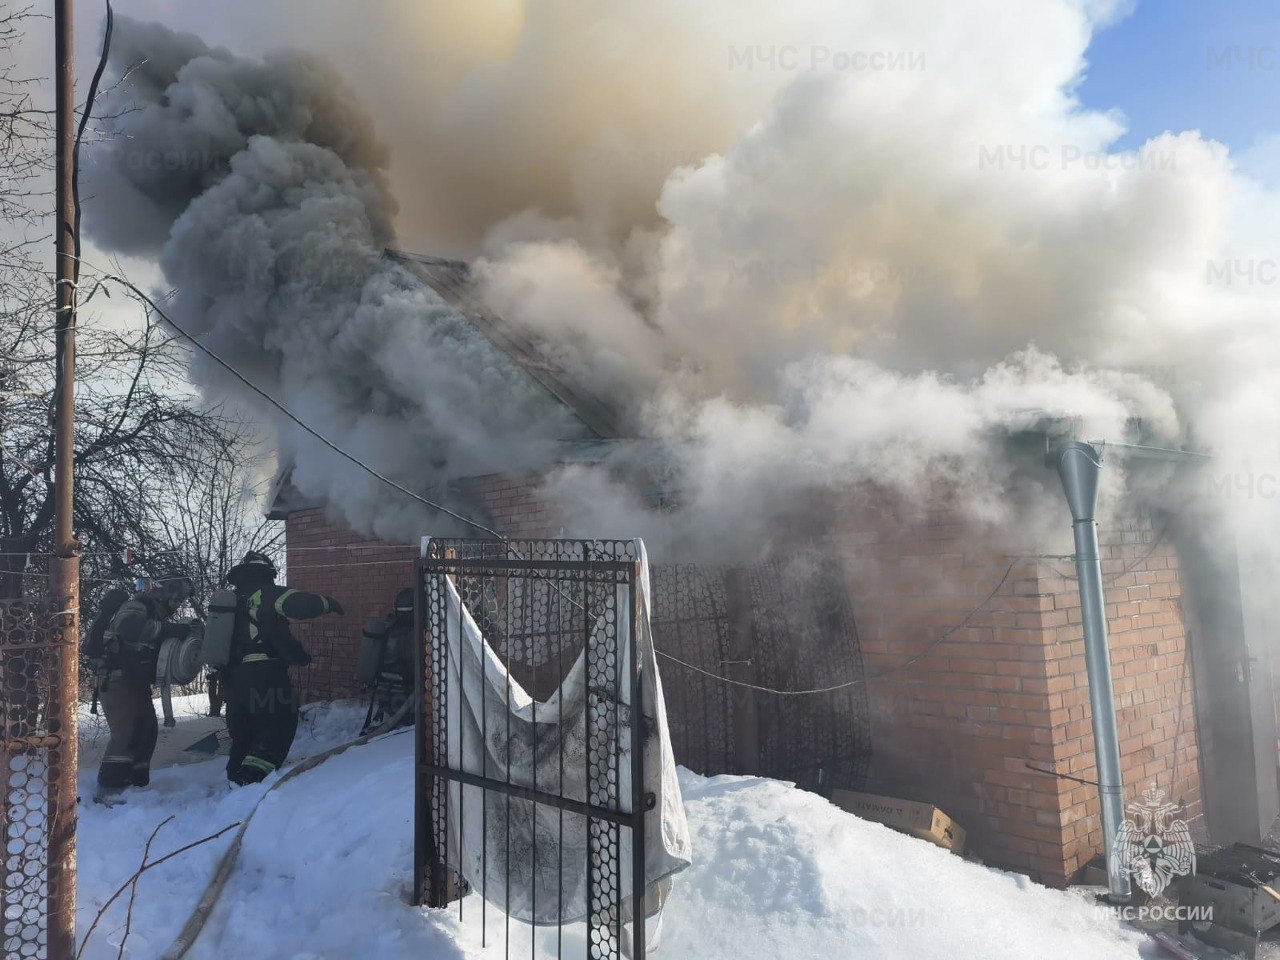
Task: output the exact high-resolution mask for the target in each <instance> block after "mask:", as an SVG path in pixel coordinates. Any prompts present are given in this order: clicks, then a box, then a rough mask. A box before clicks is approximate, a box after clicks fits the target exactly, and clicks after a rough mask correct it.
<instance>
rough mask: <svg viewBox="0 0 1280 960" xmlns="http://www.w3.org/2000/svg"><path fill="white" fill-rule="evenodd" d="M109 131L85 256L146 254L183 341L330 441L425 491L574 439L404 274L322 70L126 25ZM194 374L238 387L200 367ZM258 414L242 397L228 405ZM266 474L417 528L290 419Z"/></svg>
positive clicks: (378, 524)
mask: <svg viewBox="0 0 1280 960" xmlns="http://www.w3.org/2000/svg"><path fill="white" fill-rule="evenodd" d="M116 37H117V40H116V43H115V44H114V46H113V50H112V59H113V63H114V65H115V67H116V69H117V70H118V71H123V70H124V69H126V68H127V67H128V66H130V65H134V64H141V65H140V66H139V67H137V69H136V70H135V71H134V73H133V74H132V75H131V82H130V84H129V89H128V96H129V98H130V101H129V102H130V106H129V108H128V109H127V110H125V111H124V112H123V118H122V120H121V121H120V125H121V130H120V136H119V137H117V138H116V139H115V140H113V141H112V143H111V146H110V147H109V148H108V149H107V150H106V151H100V152H99V153H98V154H97V155H96V156H95V158H94V162H93V164H92V165H91V166H90V167H89V169H88V171H87V176H86V181H87V185H88V190H89V191H91V192H92V193H93V195H94V196H95V201H94V212H95V216H94V218H93V221H92V229H93V233H94V236H95V237H96V238H97V239H98V241H99V242H100V243H103V244H106V245H109V246H111V247H113V248H115V249H119V250H123V251H127V252H130V253H135V254H137V253H143V254H145V253H153V254H157V255H158V256H159V261H160V266H161V268H162V270H163V272H164V276H165V278H166V280H167V281H168V282H169V283H171V284H173V285H174V287H175V288H176V295H175V297H174V299H173V301H172V306H171V308H170V309H171V311H172V316H173V319H174V320H175V322H176V323H178V324H179V325H180V326H181V327H182V328H183V329H185V330H187V331H189V332H190V333H192V334H193V335H194V336H196V337H198V338H200V340H201V341H202V342H203V343H204V344H205V345H206V346H208V347H209V348H210V349H212V350H213V351H215V352H216V353H217V354H218V355H220V356H222V357H224V358H225V359H226V360H228V361H229V362H230V363H231V364H232V366H234V367H235V368H236V369H237V370H239V371H241V372H242V373H244V374H245V375H246V376H248V377H249V378H250V379H251V380H252V381H253V382H255V383H256V384H258V385H259V386H260V387H262V388H263V389H264V390H266V391H267V392H268V393H270V394H272V395H274V396H276V397H278V398H280V399H281V400H282V401H283V402H284V403H285V404H286V405H288V406H289V407H290V408H292V409H293V410H294V411H296V412H297V413H298V414H299V415H300V416H301V417H302V418H303V419H304V420H306V421H307V422H310V423H312V424H315V425H318V426H319V427H320V428H321V429H322V430H323V431H324V432H325V433H326V434H327V435H328V436H329V437H331V438H332V439H333V440H334V441H335V442H336V443H337V444H338V445H339V446H341V447H343V448H344V449H347V450H349V451H350V452H351V453H353V454H354V455H355V456H357V457H360V458H361V459H364V460H366V461H368V462H371V463H375V464H377V465H378V466H379V468H381V469H383V470H386V471H388V472H390V473H392V474H393V475H395V476H397V477H401V478H405V479H406V481H407V482H408V483H409V484H411V485H412V486H413V487H415V488H417V489H420V490H427V491H437V492H438V491H439V490H440V488H442V487H443V486H444V485H445V484H447V482H448V481H449V480H451V479H453V478H455V477H457V476H465V475H468V474H482V473H488V472H493V471H496V470H499V469H506V468H513V467H514V468H519V467H521V466H524V465H536V464H540V463H545V462H547V458H548V457H549V455H550V451H551V449H552V447H551V442H552V441H554V440H557V439H563V438H572V437H574V436H577V435H580V434H581V432H582V430H581V428H580V427H579V426H577V425H576V424H575V423H574V422H573V421H572V419H571V417H570V416H569V415H568V414H567V413H566V412H565V411H564V410H563V409H561V408H560V407H558V406H557V405H556V404H555V403H553V402H552V401H551V400H550V399H549V398H548V397H547V396H546V395H545V394H544V393H543V392H542V391H541V389H540V388H538V387H537V386H536V385H535V384H531V383H529V382H527V380H526V378H525V377H524V375H523V374H522V373H521V372H520V371H519V370H518V368H516V367H515V365H514V364H513V363H512V362H511V361H509V360H508V359H507V358H506V357H505V356H504V355H502V354H501V353H500V352H499V351H497V350H496V349H494V348H493V346H492V345H491V344H490V343H489V342H488V341H487V340H486V339H485V338H484V337H483V336H482V335H481V334H480V333H478V332H477V331H476V330H475V329H473V328H472V327H471V326H470V325H469V324H468V323H467V322H466V321H464V320H463V319H462V318H461V317H459V316H458V315H457V314H456V313H455V312H454V311H453V310H451V309H450V308H448V307H447V306H446V305H445V304H444V302H443V301H442V300H441V299H440V298H439V297H438V296H436V295H435V294H434V293H432V292H431V291H430V290H427V289H424V288H423V286H422V284H421V283H420V282H419V281H417V280H416V279H415V278H414V277H412V276H411V275H410V274H408V273H407V272H406V271H405V270H404V269H403V268H401V267H400V266H397V265H396V264H395V263H394V262H392V261H389V260H387V259H386V258H385V257H384V256H383V248H384V246H385V245H386V244H387V243H388V242H390V240H391V238H392V230H391V225H390V224H391V220H390V218H391V215H392V213H393V212H394V207H393V205H392V203H391V201H390V199H389V197H388V193H387V189H386V180H385V175H384V168H385V164H386V159H387V154H386V151H385V150H384V149H383V148H382V147H381V146H380V145H379V144H378V142H377V141H376V139H375V138H374V136H373V131H372V127H371V125H370V123H369V121H368V120H367V118H365V116H364V115H363V114H362V113H361V112H360V111H359V110H358V108H357V107H356V106H355V105H354V104H353V102H352V100H351V98H350V96H349V95H348V94H347V92H346V90H345V89H344V87H343V85H342V84H341V82H340V81H339V80H338V77H337V75H336V74H335V73H334V72H333V71H332V70H331V69H329V68H328V67H325V66H323V65H321V64H319V63H318V62H316V61H314V60H312V59H308V58H304V57H297V56H273V57H270V58H267V59H265V60H264V61H262V62H254V61H247V60H243V59H239V58H237V57H234V56H232V55H231V54H229V53H227V52H226V51H223V50H215V49H211V48H209V47H207V46H205V45H204V44H203V43H202V42H201V41H200V40H198V39H197V38H195V37H192V36H186V35H180V34H174V33H171V32H170V31H168V30H165V29H164V28H161V27H157V26H154V25H144V24H139V23H136V22H133V21H128V20H124V21H122V22H120V23H119V24H118V26H117V31H116ZM193 376H194V379H195V380H196V381H197V382H198V383H200V384H201V385H203V386H204V387H205V389H206V390H207V391H208V392H209V393H210V394H212V395H214V396H216V395H218V394H225V393H226V392H227V391H228V389H231V390H233V391H234V390H235V388H236V386H237V385H236V384H234V383H233V382H230V383H229V382H228V381H227V379H226V378H225V375H224V374H223V372H222V371H221V369H220V368H219V367H217V366H216V365H214V364H212V363H210V362H208V361H207V360H205V358H204V357H202V356H200V355H199V354H197V355H195V356H194V359H193ZM242 399H244V400H245V401H247V402H250V403H255V402H257V398H256V397H254V396H244V397H242ZM258 406H259V410H260V413H261V414H262V415H263V416H264V417H267V418H272V419H274V420H275V422H276V424H277V427H278V429H279V445H280V450H281V455H282V459H285V460H287V459H293V460H294V461H295V466H296V469H295V473H294V478H293V479H294V483H295V485H296V486H297V487H298V488H299V489H300V490H301V492H302V493H303V494H305V495H307V496H310V497H314V498H317V499H319V500H321V501H323V502H331V503H334V504H337V505H340V507H341V509H342V511H343V513H344V514H345V516H346V518H347V519H348V521H349V522H351V523H352V524H353V525H354V526H356V527H357V528H360V529H367V530H372V531H375V532H378V533H381V534H384V535H387V536H394V535H396V534H399V533H402V532H403V531H404V530H405V529H406V528H421V527H422V526H423V524H424V523H425V522H426V517H427V516H428V515H429V514H428V513H427V512H425V511H424V510H422V509H419V508H418V507H417V506H416V505H415V504H413V503H412V502H406V501H405V499H403V498H402V497H399V495H395V496H393V497H388V495H387V494H388V491H387V489H386V488H384V487H383V486H382V485H380V484H379V483H377V481H375V480H374V479H373V478H371V477H369V476H367V475H365V474H363V473H361V472H359V471H357V470H355V469H354V468H353V467H351V466H350V465H349V464H346V463H345V462H343V461H342V460H340V459H339V458H337V456H336V455H335V454H333V453H332V452H331V451H329V450H327V449H325V448H323V447H322V446H321V445H319V444H318V443H316V442H314V441H313V440H311V439H310V438H309V437H306V436H305V435H304V434H303V433H302V432H301V431H300V430H299V429H298V427H297V426H296V425H295V424H294V423H293V422H291V421H289V420H287V419H285V418H282V417H279V416H278V415H277V412H276V411H275V410H274V409H272V408H270V407H268V406H266V405H265V404H261V403H259V404H258Z"/></svg>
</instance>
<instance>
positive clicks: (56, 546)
mask: <svg viewBox="0 0 1280 960" xmlns="http://www.w3.org/2000/svg"><path fill="white" fill-rule="evenodd" d="M53 22H54V38H55V39H54V64H55V97H56V104H55V107H56V117H57V122H56V130H55V148H56V151H57V157H56V161H55V204H56V209H55V211H54V227H55V242H56V262H55V271H56V276H57V298H56V302H57V313H56V315H55V319H54V329H55V338H56V356H57V378H58V393H57V397H56V401H55V402H56V407H55V411H54V417H55V422H54V434H55V443H54V451H55V470H54V488H53V497H54V520H53V553H54V557H53V562H52V564H51V569H50V577H49V600H50V601H51V602H52V603H53V604H54V607H53V610H54V611H55V612H56V617H55V618H54V627H53V638H52V639H53V640H54V641H55V642H54V646H53V648H52V649H51V650H50V661H49V662H50V667H51V669H53V670H54V671H55V675H54V676H53V677H52V678H51V683H50V690H49V700H50V702H49V705H48V714H47V719H46V723H47V724H48V732H49V733H50V734H52V735H54V736H56V737H57V738H58V742H57V745H56V746H55V747H54V748H53V749H52V751H51V753H52V760H51V763H50V769H49V811H48V816H49V866H48V871H49V872H48V879H49V884H48V891H49V918H48V923H49V929H48V948H49V956H50V957H51V958H53V960H63V958H66V960H70V958H72V957H74V956H75V939H76V936H75V933H76V763H77V759H78V758H77V749H76V746H77V745H76V703H77V699H78V689H79V681H80V658H79V644H78V640H79V634H80V629H79V628H80V623H79V621H80V617H79V607H80V591H79V584H80V557H79V544H78V543H77V542H76V540H75V535H74V531H73V529H72V519H73V503H74V501H73V487H72V475H73V470H74V463H75V361H76V339H75V320H76V318H75V287H74V284H75V278H76V275H77V271H76V261H75V238H76V234H77V232H78V229H79V224H78V223H77V222H76V211H75V200H74V195H73V189H72V187H73V178H74V177H75V169H74V160H73V151H74V148H75V125H76V117H75V109H76V104H75V61H74V54H73V49H72V42H71V36H72V34H71V26H72V0H54V8H53Z"/></svg>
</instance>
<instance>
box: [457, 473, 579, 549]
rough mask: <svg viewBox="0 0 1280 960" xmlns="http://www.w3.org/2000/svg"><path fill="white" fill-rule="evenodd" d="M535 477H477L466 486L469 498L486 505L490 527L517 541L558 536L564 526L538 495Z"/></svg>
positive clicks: (504, 475) (497, 475)
mask: <svg viewBox="0 0 1280 960" xmlns="http://www.w3.org/2000/svg"><path fill="white" fill-rule="evenodd" d="M537 487H538V477H537V476H536V475H535V474H523V475H518V476H509V475H506V474H490V475H488V476H484V477H474V478H472V479H470V480H467V481H466V483H465V484H464V485H463V492H464V493H465V494H466V496H467V497H468V499H470V500H473V501H474V502H476V503H478V504H483V505H484V506H483V509H484V512H485V514H486V515H487V517H488V521H489V525H490V526H492V527H493V529H495V530H497V531H498V532H499V533H501V534H503V535H504V536H507V537H511V538H512V539H514V540H521V539H535V538H537V537H554V536H557V535H558V533H559V530H560V527H561V526H562V525H563V522H562V520H561V518H560V517H559V516H558V515H557V514H556V513H555V511H554V509H553V508H552V507H550V506H548V505H547V504H546V503H545V502H544V501H543V500H542V499H540V498H539V497H538V495H537V492H536V491H537Z"/></svg>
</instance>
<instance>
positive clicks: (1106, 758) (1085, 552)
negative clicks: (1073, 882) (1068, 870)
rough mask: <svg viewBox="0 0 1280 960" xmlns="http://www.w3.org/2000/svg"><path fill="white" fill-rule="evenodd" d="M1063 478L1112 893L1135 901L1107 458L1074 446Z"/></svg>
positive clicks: (1066, 453) (1066, 451) (1064, 452)
mask: <svg viewBox="0 0 1280 960" xmlns="http://www.w3.org/2000/svg"><path fill="white" fill-rule="evenodd" d="M1058 475H1059V476H1060V477H1061V478H1062V489H1063V490H1064V491H1065V492H1066V495H1067V505H1068V506H1069V507H1070V508H1071V521H1072V523H1071V529H1072V532H1073V533H1074V534H1075V541H1076V554H1075V560H1076V575H1077V576H1078V578H1079V585H1080V615H1081V620H1082V621H1083V622H1084V659H1085V666H1086V668H1087V669H1088V672H1089V704H1090V707H1091V712H1092V714H1093V748H1094V752H1095V754H1096V755H1097V765H1098V794H1099V799H1100V800H1101V801H1102V839H1103V843H1104V844H1105V845H1106V857H1107V889H1108V892H1109V894H1110V899H1111V900H1112V901H1114V902H1120V903H1128V902H1129V900H1130V899H1131V897H1132V889H1131V888H1130V886H1129V871H1128V865H1127V864H1125V863H1122V862H1120V858H1119V857H1117V856H1116V851H1115V843H1116V834H1117V833H1118V832H1119V830H1120V824H1121V823H1122V822H1123V821H1124V782H1123V779H1122V777H1121V773H1120V737H1119V734H1118V732H1117V730H1116V707H1115V700H1114V694H1113V690H1112V685H1111V652H1110V650H1109V649H1108V647H1107V611H1106V602H1105V599H1104V597H1103V592H1102V560H1101V558H1100V557H1099V556H1098V528H1097V525H1096V523H1095V522H1094V516H1093V515H1094V510H1095V508H1096V507H1097V505H1098V480H1099V479H1100V477H1101V475H1102V458H1101V457H1100V456H1099V455H1098V451H1097V450H1096V449H1095V448H1094V447H1092V446H1090V445H1089V444H1087V443H1078V442H1077V443H1069V444H1067V445H1066V446H1064V447H1063V448H1062V449H1061V450H1059V451H1058Z"/></svg>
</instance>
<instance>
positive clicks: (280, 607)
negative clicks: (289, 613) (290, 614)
mask: <svg viewBox="0 0 1280 960" xmlns="http://www.w3.org/2000/svg"><path fill="white" fill-rule="evenodd" d="M297 592H298V591H297V590H286V591H285V592H284V593H282V594H280V596H278V597H277V598H276V613H278V614H280V616H282V617H283V616H284V602H285V601H286V600H288V599H289V598H290V597H292V596H293V595H294V594H295V593H297Z"/></svg>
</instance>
